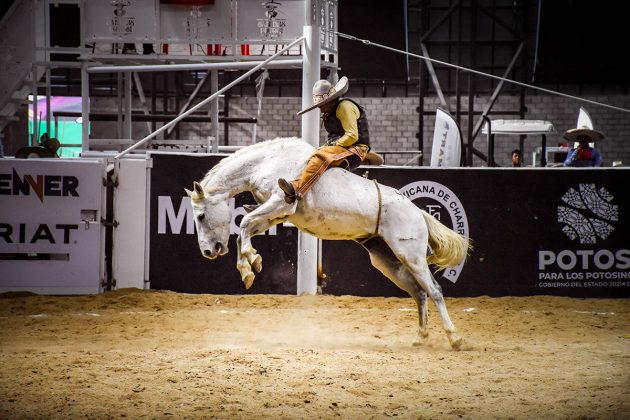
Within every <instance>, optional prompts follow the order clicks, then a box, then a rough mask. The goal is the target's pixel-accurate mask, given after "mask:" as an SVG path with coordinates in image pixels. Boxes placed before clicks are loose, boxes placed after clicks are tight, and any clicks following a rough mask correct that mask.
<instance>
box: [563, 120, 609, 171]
mask: <svg viewBox="0 0 630 420" xmlns="http://www.w3.org/2000/svg"><path fill="white" fill-rule="evenodd" d="M562 137H564V138H565V139H566V140H569V141H572V142H577V143H578V146H577V147H575V148H573V149H571V151H569V153H568V154H567V158H566V159H565V160H564V166H572V167H576V168H584V167H599V166H601V165H602V155H601V153H600V152H599V150H598V149H596V148H595V147H591V145H590V144H589V143H594V142H596V141H600V140H603V139H604V135H603V134H602V133H601V132H599V131H597V130H591V129H590V128H572V129H571V130H567V131H566V132H565V133H564V135H563V136H562Z"/></svg>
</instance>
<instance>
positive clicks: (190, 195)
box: [184, 188, 192, 197]
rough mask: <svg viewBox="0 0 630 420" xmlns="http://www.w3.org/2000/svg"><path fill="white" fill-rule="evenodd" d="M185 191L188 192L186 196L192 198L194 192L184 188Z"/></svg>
mask: <svg viewBox="0 0 630 420" xmlns="http://www.w3.org/2000/svg"><path fill="white" fill-rule="evenodd" d="M184 191H186V195H187V196H188V197H192V191H190V190H189V189H188V188H184Z"/></svg>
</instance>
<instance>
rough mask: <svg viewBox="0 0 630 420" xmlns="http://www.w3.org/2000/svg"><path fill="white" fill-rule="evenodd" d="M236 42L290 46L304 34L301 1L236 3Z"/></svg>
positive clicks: (243, 0)
mask: <svg viewBox="0 0 630 420" xmlns="http://www.w3.org/2000/svg"><path fill="white" fill-rule="evenodd" d="M235 3H236V42H256V41H262V42H275V43H290V42H291V41H293V40H295V39H297V38H299V37H301V36H302V35H303V32H304V20H305V15H306V11H305V9H304V8H305V2H304V0H280V1H276V0H268V1H261V0H237V1H236V2H235Z"/></svg>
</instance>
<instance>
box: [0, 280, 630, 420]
mask: <svg viewBox="0 0 630 420" xmlns="http://www.w3.org/2000/svg"><path fill="white" fill-rule="evenodd" d="M447 305H448V308H449V310H450V313H451V316H452V318H453V321H454V322H455V325H456V326H457V327H458V328H459V330H460V332H461V333H462V335H463V336H464V339H465V344H464V346H463V349H462V350H461V351H453V350H451V349H450V348H449V345H448V341H447V338H446V336H445V334H444V333H443V332H442V330H441V327H440V325H439V320H438V317H437V312H436V311H435V310H434V307H433V304H430V307H429V308H430V313H429V316H430V320H429V321H430V333H431V334H430V336H429V339H428V340H427V342H426V343H425V344H424V345H423V346H420V347H413V346H411V343H412V341H413V339H414V338H415V331H416V323H417V316H416V311H415V307H414V304H413V301H412V300H411V299H397V298H359V297H349V296H348V297H332V296H314V297H313V296H310V297H295V296H261V295H255V296H216V295H183V294H176V293H170V292H155V291H135V290H122V291H117V292H109V293H105V294H102V295H99V296H80V297H48V296H24V295H15V294H13V295H3V296H1V297H0V369H1V372H0V418H3V419H12V418H16V419H17V418H34V417H35V418H40V417H42V418H64V419H66V418H78V417H82V418H85V417H87V418H123V417H127V418H145V417H146V418H167V417H172V418H245V419H253V418H274V419H275V418H334V417H341V418H359V419H363V418H385V417H394V416H396V417H400V418H409V419H424V418H432V419H442V418H478V419H487V418H523V419H524V418H528V419H531V418H545V419H549V418H552V419H553V418H603V419H619V418H630V398H629V390H630V301H628V300H578V299H569V298H553V297H533V298H532V297H530V298H487V297H481V298H473V299H447Z"/></svg>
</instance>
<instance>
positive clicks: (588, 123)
mask: <svg viewBox="0 0 630 420" xmlns="http://www.w3.org/2000/svg"><path fill="white" fill-rule="evenodd" d="M577 128H590V129H591V130H592V129H593V121H592V120H591V116H590V115H588V112H586V110H585V109H584V108H582V107H580V114H579V115H578V120H577Z"/></svg>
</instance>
